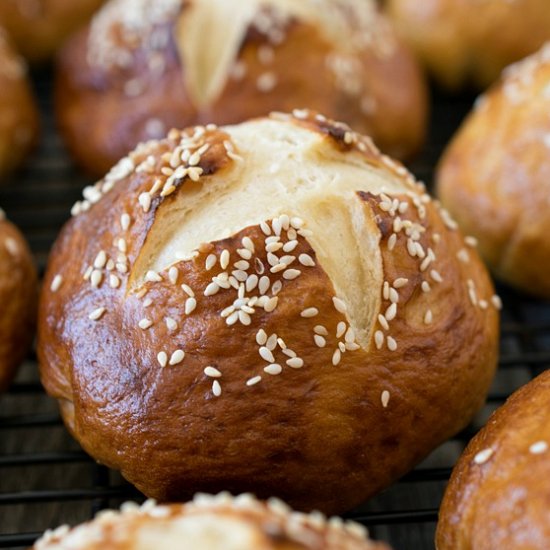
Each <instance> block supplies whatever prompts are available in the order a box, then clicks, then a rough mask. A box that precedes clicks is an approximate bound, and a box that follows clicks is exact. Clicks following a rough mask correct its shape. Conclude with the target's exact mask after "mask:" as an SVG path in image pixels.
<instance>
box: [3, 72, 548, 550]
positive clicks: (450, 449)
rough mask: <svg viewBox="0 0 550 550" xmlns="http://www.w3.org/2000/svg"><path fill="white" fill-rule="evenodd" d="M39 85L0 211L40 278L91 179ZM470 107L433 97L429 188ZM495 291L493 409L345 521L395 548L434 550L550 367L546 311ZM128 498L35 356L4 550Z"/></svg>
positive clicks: (26, 369)
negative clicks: (521, 390) (75, 429)
mask: <svg viewBox="0 0 550 550" xmlns="http://www.w3.org/2000/svg"><path fill="white" fill-rule="evenodd" d="M33 79H34V83H35V88H36V95H37V97H38V100H39V103H40V108H41V112H42V124H43V135H42V141H41V145H40V147H39V149H38V150H37V152H36V153H35V155H34V157H33V158H32V159H31V161H30V162H29V163H28V165H27V167H26V169H24V170H23V171H22V172H19V173H18V174H17V175H15V176H14V177H13V178H12V181H11V182H10V183H9V185H7V186H5V187H2V188H0V206H1V207H2V208H4V209H5V210H6V212H7V214H8V216H9V217H10V219H11V220H12V221H13V222H15V223H16V224H17V225H19V227H21V228H22V229H23V231H24V232H25V234H26V236H27V238H28V240H29V242H30V244H31V247H32V249H33V251H34V253H35V255H36V259H37V263H38V266H39V269H40V271H41V272H42V271H43V269H44V266H45V263H46V259H47V254H48V251H49V248H50V246H51V244H52V242H53V241H54V239H55V237H56V235H57V233H58V231H59V229H60V228H61V226H62V224H63V223H64V222H65V220H66V219H67V218H68V215H69V214H68V213H69V209H70V206H71V205H72V204H73V202H74V201H75V200H76V199H78V198H79V196H80V194H81V190H82V188H83V187H84V186H85V185H87V184H89V183H90V180H89V179H88V178H87V177H86V176H85V175H83V174H82V173H80V172H79V171H78V170H77V169H75V168H74V167H72V165H71V163H70V162H69V160H68V157H67V155H66V153H65V151H64V149H63V146H62V143H61V141H60V138H59V136H58V134H57V133H56V131H55V124H54V121H53V115H52V85H51V82H52V78H51V70H50V69H43V70H41V71H40V72H37V73H35V74H33ZM472 101H473V97H471V96H467V97H458V98H457V97H455V98H450V97H446V96H444V95H441V94H438V93H437V92H435V93H434V98H433V101H432V121H433V123H432V127H431V130H430V136H429V140H428V145H427V146H426V148H425V150H424V153H423V155H422V156H421V157H420V158H419V159H418V161H417V162H415V163H414V164H413V165H412V170H413V171H414V172H415V174H416V175H417V176H418V177H419V178H420V179H422V180H424V181H426V182H428V184H429V183H430V182H431V179H432V173H433V167H434V164H435V162H436V160H437V158H438V157H439V155H440V153H441V150H442V148H443V147H444V145H445V143H446V142H447V141H448V139H449V137H450V136H451V135H452V133H453V132H454V130H455V129H456V128H457V126H458V124H459V123H460V121H461V120H462V118H463V117H464V115H465V114H466V113H467V111H468V110H469V108H470V106H471V104H472ZM498 290H499V292H500V294H501V296H502V298H503V301H504V305H505V308H504V311H503V321H502V337H501V344H500V349H501V358H500V368H499V371H498V374H497V377H496V380H495V382H494V384H493V387H492V389H491V394H490V397H489V400H488V402H487V405H486V406H485V407H484V409H483V410H482V411H481V412H480V414H479V415H478V417H477V418H476V420H475V422H474V423H473V424H472V426H470V427H469V428H468V429H466V430H465V431H464V432H463V433H461V434H459V435H458V436H457V437H455V438H454V439H452V440H451V441H449V442H447V443H445V444H444V445H442V446H441V447H440V448H439V449H437V450H436V451H435V452H434V453H432V455H431V456H430V457H429V458H428V459H427V460H425V461H424V462H423V463H422V464H421V465H420V466H419V467H418V468H417V469H416V470H414V471H413V472H412V473H410V474H409V475H407V476H405V477H404V478H403V479H402V480H401V481H399V482H398V483H396V484H395V485H394V486H393V487H390V488H389V489H387V490H386V491H384V492H383V493H382V494H380V495H378V496H377V497H376V498H374V499H372V500H371V501H370V502H368V503H367V504H365V505H364V506H362V507H360V508H358V509H356V510H354V511H352V512H351V513H350V514H348V517H351V518H353V519H355V520H357V521H360V522H361V523H363V524H365V525H367V526H369V528H370V530H371V533H372V535H373V536H374V537H375V538H379V539H382V540H385V541H387V542H389V543H390V544H392V545H393V546H394V548H396V550H397V549H415V550H424V549H432V548H433V536H434V530H435V524H436V520H437V509H438V507H439V503H440V501H441V497H442V494H443V491H444V488H445V483H446V481H447V479H448V477H449V475H450V472H451V468H452V466H453V464H454V463H455V461H456V459H457V458H458V456H459V455H460V452H461V451H462V449H463V448H464V446H465V444H466V443H467V442H468V440H469V439H470V438H471V437H472V435H473V434H474V433H475V432H476V431H477V429H479V427H480V426H481V425H482V424H483V423H484V422H485V421H486V420H487V417H488V416H489V414H490V413H491V412H492V411H493V410H494V409H495V408H496V407H498V406H499V405H501V404H502V403H503V402H504V400H505V399H506V398H507V396H508V395H509V394H510V393H511V392H513V391H514V390H515V389H517V388H518V387H520V386H521V385H523V384H525V383H526V382H528V381H529V380H530V379H532V378H533V377H534V376H536V375H537V374H539V373H541V372H542V371H543V370H545V369H546V368H549V367H550V304H549V303H541V302H540V301H537V300H534V299H531V298H528V297H525V296H521V295H519V294H517V293H514V292H513V291H511V290H509V289H506V288H499V289H498ZM0 307H1V304H0ZM128 498H136V499H140V498H142V497H141V496H140V495H139V494H138V493H137V492H136V490H135V489H133V488H132V487H131V486H130V485H129V484H127V483H126V482H125V481H124V480H123V479H122V478H121V477H120V476H119V475H118V474H117V473H116V472H111V471H109V470H108V469H106V468H104V467H102V466H100V465H98V464H96V463H94V461H93V460H92V459H91V458H90V457H88V456H87V455H86V454H85V453H84V452H83V451H82V450H81V449H80V448H79V447H78V445H77V444H76V443H75V442H74V441H73V440H72V438H71V437H70V436H69V435H68V433H67V432H66V430H65V428H64V427H63V424H62V422H61V419H60V417H59V413H58V410H57V405H56V404H55V403H54V402H53V400H51V399H49V398H48V397H47V396H46V395H45V394H44V392H43V390H42V388H41V386H40V383H39V380H38V372H37V365H36V358H35V356H34V354H31V355H30V356H29V358H28V360H27V362H26V363H25V364H24V365H23V368H22V369H21V372H20V374H19V377H18V379H17V381H16V383H15V384H14V385H13V386H12V388H11V389H10V391H9V392H8V393H7V394H5V395H2V396H0V548H22V547H26V546H29V545H31V544H32V543H33V541H34V540H35V539H36V538H37V536H39V534H40V533H41V532H42V531H44V530H45V529H46V528H49V527H55V526H57V525H60V524H62V523H69V524H75V523H78V522H81V521H84V520H87V519H90V518H91V517H92V516H93V515H94V514H95V513H96V512H97V511H98V510H100V509H103V508H107V507H116V506H118V505H119V504H120V502H121V501H123V500H125V499H128Z"/></svg>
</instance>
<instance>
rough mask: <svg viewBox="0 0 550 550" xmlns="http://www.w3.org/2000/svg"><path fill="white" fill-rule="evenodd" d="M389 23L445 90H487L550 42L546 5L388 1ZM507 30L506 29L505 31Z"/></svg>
mask: <svg viewBox="0 0 550 550" xmlns="http://www.w3.org/2000/svg"><path fill="white" fill-rule="evenodd" d="M387 4H388V11H389V14H390V17H391V18H392V19H393V21H394V22H395V24H396V26H397V28H398V30H399V31H400V32H401V34H402V36H403V37H404V38H405V40H406V41H407V42H408V43H409V44H410V46H411V47H412V48H413V49H414V50H415V51H416V53H417V54H418V56H419V57H420V59H422V61H423V62H424V64H425V65H426V66H427V67H428V69H429V70H430V72H431V73H432V74H433V76H434V77H435V78H436V79H437V80H438V82H439V83H440V84H442V85H443V86H445V87H446V88H449V89H451V90H457V89H460V88H464V87H465V86H467V85H470V84H473V85H475V86H476V87H478V88H481V89H483V88H485V87H486V86H488V85H489V84H491V83H492V82H494V81H495V80H496V79H497V78H498V76H499V74H500V72H501V71H502V69H504V67H506V66H507V65H509V64H510V63H513V62H515V61H518V60H520V59H522V58H523V57H525V56H526V55H529V54H532V53H533V52H535V51H537V50H538V49H539V48H540V47H541V46H542V45H543V44H544V43H545V42H546V41H547V40H550V10H548V2H547V0H511V1H510V0H473V1H467V2H465V1H464V0H430V1H424V2H419V1H418V0H387ZM504 29H506V30H505V31H504Z"/></svg>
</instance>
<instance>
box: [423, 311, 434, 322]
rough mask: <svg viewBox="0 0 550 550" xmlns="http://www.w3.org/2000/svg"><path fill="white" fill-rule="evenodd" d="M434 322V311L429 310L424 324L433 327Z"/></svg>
mask: <svg viewBox="0 0 550 550" xmlns="http://www.w3.org/2000/svg"><path fill="white" fill-rule="evenodd" d="M432 321H433V314H432V310H431V309H429V310H428V311H426V314H425V315H424V324H426V325H431V324H432Z"/></svg>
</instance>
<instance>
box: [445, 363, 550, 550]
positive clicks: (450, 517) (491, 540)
mask: <svg viewBox="0 0 550 550" xmlns="http://www.w3.org/2000/svg"><path fill="white" fill-rule="evenodd" d="M549 401H550V371H546V372H545V373H543V374H541V375H540V376H539V377H538V378H536V379H535V380H533V381H532V382H530V383H529V384H527V385H526V386H524V387H523V388H521V389H520V390H518V391H517V392H516V393H514V395H512V397H510V399H508V401H507V402H506V404H505V405H504V406H503V407H501V408H500V409H498V410H497V411H496V412H495V413H494V414H493V416H492V417H491V418H490V419H489V422H488V423H487V426H485V428H483V430H481V432H480V433H479V434H478V435H477V436H476V437H475V438H474V439H473V440H472V441H471V442H470V444H469V445H468V447H467V449H466V451H465V452H464V454H463V455H462V457H461V458H460V461H459V462H458V464H457V466H456V467H455V469H454V472H453V475H452V477H451V481H450V483H449V486H448V487H447V491H446V493H445V498H444V500H443V504H442V507H441V512H440V519H439V525H438V529H437V548H438V550H470V549H472V550H493V549H494V548H506V550H520V549H521V550H524V549H527V548H528V549H529V550H546V549H547V548H550V506H549V505H548V503H549V502H550V409H549V408H548V403H549Z"/></svg>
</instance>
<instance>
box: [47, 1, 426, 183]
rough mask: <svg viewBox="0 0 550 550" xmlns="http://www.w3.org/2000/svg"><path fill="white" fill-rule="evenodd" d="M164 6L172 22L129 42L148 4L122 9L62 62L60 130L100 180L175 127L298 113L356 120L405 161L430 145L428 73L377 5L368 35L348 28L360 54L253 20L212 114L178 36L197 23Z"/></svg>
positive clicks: (314, 33)
mask: <svg viewBox="0 0 550 550" xmlns="http://www.w3.org/2000/svg"><path fill="white" fill-rule="evenodd" d="M342 3H343V4H345V5H346V6H347V8H346V7H344V8H342V9H357V8H352V7H350V6H352V5H353V3H354V0H345V1H343V2H342ZM118 4H121V5H122V6H123V8H124V4H122V2H118ZM164 4H166V5H168V6H171V10H169V11H168V15H167V16H166V17H165V18H160V22H159V23H158V24H156V25H153V24H151V26H150V27H147V26H144V28H143V29H141V28H140V29H139V31H138V36H137V37H135V36H133V37H132V35H130V38H127V34H129V32H130V31H128V30H125V31H123V30H121V23H120V21H124V19H125V17H127V15H128V12H129V11H132V10H135V12H136V13H138V12H139V10H140V9H142V6H146V5H147V0H140V2H139V3H138V5H134V6H132V7H131V8H130V7H127V8H124V9H121V10H120V11H118V12H117V11H116V10H115V7H116V3H115V4H114V5H113V6H107V7H106V8H105V9H104V10H102V12H101V13H100V15H99V16H98V17H96V19H95V20H94V23H93V24H92V26H91V30H87V31H82V32H81V33H80V34H79V35H78V36H76V37H74V38H73V40H72V41H71V43H70V44H69V45H67V47H66V48H65V49H64V51H63V53H62V55H61V57H60V62H59V70H58V78H57V99H56V110H57V114H58V119H59V123H60V126H61V128H62V130H63V133H64V134H65V137H66V141H67V143H68V146H69V148H70V149H71V151H72V153H73V155H74V156H75V157H76V158H77V160H78V161H79V162H80V163H81V164H82V165H83V166H85V167H86V168H87V169H88V170H89V171H90V172H92V173H95V174H102V173H104V172H105V171H106V170H107V169H108V168H109V167H110V166H111V165H112V164H113V163H114V162H116V160H118V159H119V158H120V157H121V156H123V155H125V154H126V153H127V152H128V151H129V150H130V149H132V148H133V147H134V146H135V145H136V144H137V143H138V142H139V141H143V140H147V139H151V138H159V137H161V136H162V135H164V133H165V132H166V131H167V130H168V129H169V128H171V127H185V126H188V125H193V124H206V123H210V122H215V123H217V124H230V123H236V122H240V121H242V120H246V119H249V118H251V117H255V116H263V115H267V114H268V113H269V112H271V111H274V110H280V111H292V110H293V109H295V108H310V109H314V110H316V111H319V112H323V113H325V114H326V115H328V116H330V117H332V118H336V119H339V120H344V121H347V122H349V123H351V124H352V125H353V127H354V128H355V129H356V130H357V131H359V132H362V133H367V134H371V135H372V137H373V138H374V139H375V141H376V142H377V144H378V145H379V146H380V147H382V148H383V149H384V150H386V151H388V152H389V153H390V154H392V155H394V156H398V157H406V156H410V155H411V154H413V153H415V152H416V151H417V150H418V149H419V147H420V145H421V144H422V142H423V139H424V134H425V125H426V117H427V92H426V88H425V84H424V81H423V78H422V75H421V73H420V71H419V69H418V67H417V65H416V62H415V60H414V59H413V57H412V55H411V54H410V52H409V51H408V49H406V48H405V47H404V46H403V45H402V44H401V43H400V42H398V41H397V40H396V37H395V36H394V33H393V30H392V29H391V28H390V27H389V24H388V22H387V21H386V20H385V19H383V18H382V16H381V15H379V14H377V13H375V8H374V7H373V6H370V7H369V4H368V3H367V2H362V3H361V5H362V9H363V11H364V12H366V14H367V15H368V14H369V13H370V12H372V13H371V14H370V15H368V17H370V18H371V19H372V21H370V22H369V23H368V24H367V23H365V26H367V27H368V28H367V29H366V30H364V29H363V28H361V29H360V30H359V31H358V30H357V29H353V21H349V22H347V23H346V24H347V25H348V26H349V32H348V35H349V36H352V34H353V33H356V34H358V33H361V34H362V35H365V42H366V43H365V44H362V45H361V46H360V47H358V49H356V50H355V51H351V53H350V52H349V51H340V50H341V48H340V46H339V44H338V43H336V42H335V39H334V38H332V39H330V38H327V37H326V36H325V35H324V34H323V33H322V32H321V31H320V30H319V28H318V25H317V26H316V25H315V24H312V23H310V22H307V21H303V20H300V19H293V18H290V19H288V20H286V19H285V18H283V21H284V23H283V24H281V23H280V22H277V21H278V19H277V17H280V16H277V17H275V16H274V20H273V22H271V20H270V19H269V17H268V18H267V23H268V24H265V23H264V25H266V27H265V28H264V27H262V26H261V25H260V28H262V29H263V30H260V28H259V27H258V25H259V23H252V24H251V25H250V26H249V27H248V30H247V31H246V32H245V35H244V37H243V39H242V43H241V46H240V50H239V51H238V52H237V59H235V61H234V63H233V68H232V69H231V70H230V74H229V76H228V79H227V81H226V82H225V86H224V87H223V90H222V91H221V93H220V94H219V95H218V96H215V97H214V98H213V99H212V100H211V101H209V102H208V103H207V104H205V105H202V106H197V105H195V103H194V102H193V101H192V94H191V93H190V89H189V88H190V86H191V82H190V80H191V77H190V76H189V75H188V74H187V72H186V70H185V68H184V69H182V61H181V57H182V54H181V53H179V49H178V48H179V43H178V37H181V34H183V36H187V35H186V34H185V32H184V31H181V32H179V31H178V30H177V29H178V28H179V25H182V24H183V23H185V21H186V18H188V17H189V16H188V13H189V11H190V7H189V2H181V1H178V0H171V1H168V2H164V3H163V4H162V5H164ZM180 4H183V5H184V8H183V11H181V14H180V7H179V6H180ZM348 4H349V6H348ZM212 9H213V10H215V9H217V8H212ZM109 10H111V11H110V12H109ZM158 11H159V12H161V13H162V8H160V7H159V10H158ZM109 13H112V15H109V16H107V15H108V14H109ZM269 13H271V12H269ZM276 13H278V12H276ZM281 13H284V9H283V11H282V12H281ZM362 15H363V18H365V17H367V15H365V13H363V14H362ZM265 17H266V15H265V14H264V20H265ZM135 19H138V20H139V18H138V16H137V15H136V17H135ZM266 29H267V30H266ZM274 30H276V33H274V32H273V31H274ZM153 33H156V34H153ZM369 33H370V34H372V35H373V38H372V40H371V41H370V42H368V41H367V40H366V37H367V36H368V35H369ZM153 35H154V36H156V37H157V38H156V39H155V44H158V43H160V44H162V46H160V47H157V49H155V50H153V49H152V47H148V46H146V45H145V46H144V44H143V43H144V42H146V43H148V42H153V40H149V38H148V37H149V36H153ZM191 40H192V39H191V38H189V41H191ZM206 46H208V45H207V44H205V47H206ZM228 47H229V46H228ZM199 50H200V49H199ZM190 55H191V54H190ZM196 55H199V54H198V53H197V54H196Z"/></svg>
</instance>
